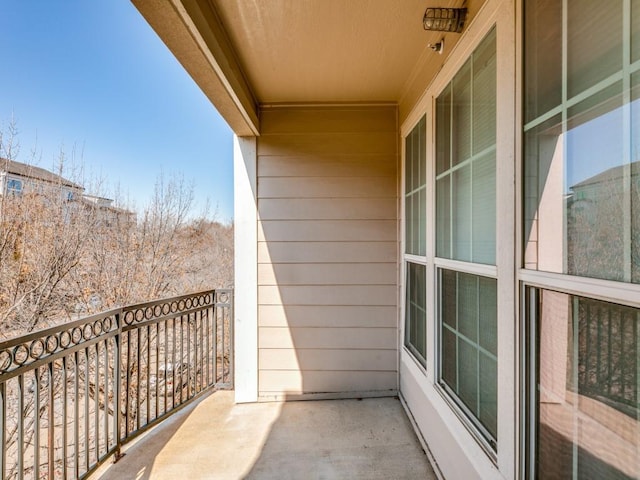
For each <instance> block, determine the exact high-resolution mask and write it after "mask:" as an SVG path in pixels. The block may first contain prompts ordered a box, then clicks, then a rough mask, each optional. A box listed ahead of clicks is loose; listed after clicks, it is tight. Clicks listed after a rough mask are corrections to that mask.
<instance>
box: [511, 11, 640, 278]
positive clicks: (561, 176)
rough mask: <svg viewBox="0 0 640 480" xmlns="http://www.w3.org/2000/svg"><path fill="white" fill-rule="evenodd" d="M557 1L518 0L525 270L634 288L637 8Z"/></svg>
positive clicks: (639, 110) (639, 66) (637, 266)
mask: <svg viewBox="0 0 640 480" xmlns="http://www.w3.org/2000/svg"><path fill="white" fill-rule="evenodd" d="M564 4H565V7H564V8H563V2H540V1H531V2H529V1H527V2H525V45H526V50H525V72H524V78H525V108H524V118H525V125H524V144H525V152H524V154H525V161H524V176H525V178H524V220H525V224H524V265H525V268H528V269H532V270H541V271H546V272H554V273H567V274H570V275H578V276H584V277H591V278H600V279H607V280H615V281H621V282H631V283H640V215H639V212H640V98H639V96H640V4H639V3H638V2H637V0H635V1H631V2H621V1H616V2H578V1H572V0H565V2H564ZM625 9H626V11H625ZM563 12H564V15H565V16H564V17H563ZM625 32H626V33H625ZM563 39H564V40H563Z"/></svg>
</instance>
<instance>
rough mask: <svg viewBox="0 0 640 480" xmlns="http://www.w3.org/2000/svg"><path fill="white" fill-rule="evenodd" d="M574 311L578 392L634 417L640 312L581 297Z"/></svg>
mask: <svg viewBox="0 0 640 480" xmlns="http://www.w3.org/2000/svg"><path fill="white" fill-rule="evenodd" d="M577 308H578V319H577V320H578V345H577V347H578V352H577V353H578V358H579V364H578V391H579V392H580V393H581V394H582V395H586V396H589V397H592V398H594V399H597V400H600V401H603V402H605V403H607V404H609V405H610V406H611V407H613V408H616V409H617V410H620V411H621V412H624V413H626V414H628V415H630V416H632V417H635V416H636V415H637V408H638V369H639V368H638V365H639V364H638V358H639V357H638V348H639V346H638V345H639V340H640V337H639V336H638V329H639V328H638V325H639V323H640V311H639V310H638V309H635V308H631V307H625V306H622V305H615V304H612V303H607V302H602V301H599V300H592V299H588V298H582V297H578V305H577Z"/></svg>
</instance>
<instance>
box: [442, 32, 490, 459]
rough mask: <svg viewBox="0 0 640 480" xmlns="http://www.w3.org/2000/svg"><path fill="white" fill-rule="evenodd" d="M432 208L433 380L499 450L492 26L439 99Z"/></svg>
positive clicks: (482, 437)
mask: <svg viewBox="0 0 640 480" xmlns="http://www.w3.org/2000/svg"><path fill="white" fill-rule="evenodd" d="M435 210H436V264H437V267H438V268H437V272H438V275H437V282H438V296H437V297H438V330H439V373H438V382H439V384H440V386H441V387H442V389H443V390H444V391H445V392H446V393H447V394H448V395H449V396H450V397H451V399H452V400H453V402H454V404H455V405H457V407H458V408H459V409H460V410H461V411H462V413H463V414H465V416H466V418H467V419H468V423H470V425H471V426H472V427H473V429H472V430H473V431H474V432H476V433H477V436H478V437H479V438H481V439H482V440H483V443H485V444H487V445H488V446H489V447H490V448H491V449H492V450H493V451H496V450H497V437H498V433H497V430H498V428H497V424H498V421H497V411H498V410H497V404H498V398H497V397H498V394H497V383H498V380H497V370H498V351H497V278H496V276H497V275H496V272H497V269H496V268H495V267H490V266H493V265H495V263H496V33H495V29H493V30H492V31H491V32H490V33H489V34H488V35H487V36H486V37H485V38H484V39H483V40H482V42H481V43H480V44H479V45H478V47H477V48H476V50H475V51H474V52H473V53H472V55H471V56H470V58H469V59H468V60H467V61H466V62H465V64H464V65H463V66H462V67H461V68H460V70H459V71H458V72H457V73H456V75H455V76H454V77H453V79H452V81H451V82H450V83H449V84H448V85H447V86H446V87H445V89H444V90H443V91H442V93H441V94H440V95H439V96H438V98H437V99H436V209H435ZM451 260H456V261H457V262H451ZM460 262H465V263H460ZM465 264H466V265H468V266H465ZM465 269H468V270H469V271H465ZM479 271H482V272H485V271H486V272H487V275H479V274H478V272H479Z"/></svg>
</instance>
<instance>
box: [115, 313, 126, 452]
mask: <svg viewBox="0 0 640 480" xmlns="http://www.w3.org/2000/svg"><path fill="white" fill-rule="evenodd" d="M115 317H116V326H117V330H118V331H117V333H116V335H115V342H114V343H115V352H114V359H113V363H114V366H113V380H114V381H113V384H114V385H113V396H114V397H115V400H114V405H113V419H114V423H115V425H114V428H115V432H114V438H115V441H116V450H115V453H114V455H113V463H116V462H117V461H118V460H120V459H121V458H122V457H123V454H122V439H121V436H120V428H121V427H120V416H121V415H122V405H121V402H122V393H121V391H120V387H121V383H120V378H121V375H122V321H123V320H124V318H123V314H122V309H120V310H119V311H118V312H117V313H116V315H115Z"/></svg>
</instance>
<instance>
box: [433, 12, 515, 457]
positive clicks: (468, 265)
mask: <svg viewBox="0 0 640 480" xmlns="http://www.w3.org/2000/svg"><path fill="white" fill-rule="evenodd" d="M489 35H494V36H495V40H494V41H495V42H496V47H495V48H496V51H495V56H496V72H495V74H496V97H495V101H496V112H495V121H496V133H495V143H494V145H493V146H492V147H489V148H488V149H485V150H491V149H492V150H493V151H495V152H496V153H495V167H494V168H495V171H494V174H495V182H496V186H495V188H496V204H495V215H496V225H495V235H496V246H495V248H496V253H495V264H484V263H477V262H473V261H463V260H457V259H453V258H447V257H438V256H437V255H436V248H435V246H434V248H433V264H434V271H433V285H434V290H435V298H434V309H435V311H434V330H435V337H436V338H435V349H436V352H435V377H434V387H435V388H436V390H437V391H438V392H439V393H440V395H441V396H442V398H443V399H444V400H445V402H446V403H447V404H448V405H449V407H450V408H451V409H452V411H453V412H454V413H455V414H456V416H457V417H458V418H459V419H460V420H461V422H462V424H463V425H464V426H465V428H466V429H467V431H469V433H470V434H471V436H472V437H473V438H474V439H475V440H476V442H477V443H478V444H479V445H480V447H481V448H482V450H483V451H484V452H485V453H486V455H487V456H488V457H489V458H490V459H491V461H492V462H493V463H494V464H497V463H498V444H499V441H498V438H499V437H500V432H499V430H500V427H499V418H497V419H496V420H497V423H498V424H497V425H496V430H497V431H498V435H497V436H496V438H494V437H493V435H491V434H490V432H489V431H488V430H487V429H486V428H485V427H484V426H483V425H482V424H481V423H480V420H479V419H478V418H476V416H475V414H474V413H473V412H471V410H470V409H469V408H468V407H467V406H466V405H464V403H463V401H462V399H460V398H459V397H458V395H457V394H456V393H455V392H454V391H453V390H452V389H451V388H450V387H449V386H448V385H446V382H445V381H444V379H443V363H444V359H443V346H442V345H443V344H442V342H443V333H442V329H443V328H444V327H443V326H442V324H443V321H442V305H441V301H440V299H441V295H442V285H441V283H440V275H441V273H440V272H441V271H442V270H443V269H447V270H451V271H454V272H456V273H468V274H472V275H476V276H482V277H487V278H492V279H495V280H496V297H499V281H500V279H501V278H502V276H500V275H499V270H500V269H499V261H500V255H499V250H498V245H499V231H500V227H501V226H500V225H499V211H500V208H499V206H500V204H499V198H500V197H499V195H498V190H499V183H500V182H499V175H498V174H499V171H498V147H499V145H498V143H499V129H498V126H499V117H498V114H499V111H498V106H499V100H500V98H499V95H498V91H499V90H498V88H499V87H498V85H499V68H498V62H497V59H498V52H499V30H498V26H497V24H495V23H494V24H492V25H490V26H489V27H488V28H487V29H486V30H485V31H484V33H483V35H481V36H480V38H479V39H478V40H477V41H476V42H475V43H474V45H473V47H472V48H471V49H470V51H469V52H468V54H467V55H466V56H465V57H464V58H463V59H462V61H461V62H460V64H459V65H457V66H456V69H455V70H454V71H453V72H452V74H451V75H450V76H449V77H448V81H447V82H446V83H444V84H443V86H442V88H441V89H440V90H439V92H438V93H437V94H436V95H434V98H433V105H434V107H433V111H434V120H433V121H434V129H436V128H437V127H436V126H435V124H436V122H437V117H436V116H435V112H436V104H437V98H438V96H439V95H442V94H443V93H444V91H445V90H446V89H447V88H449V87H450V85H452V83H453V80H454V78H455V77H456V75H457V73H458V72H459V71H460V70H461V69H462V68H463V67H464V65H465V64H466V63H467V62H468V61H469V60H470V59H472V56H473V53H474V52H475V51H477V49H478V47H479V46H480V45H481V44H482V42H483V41H484V40H485V39H486V38H488V37H489ZM472 81H473V80H471V82H472ZM472 101H473V100H472ZM452 117H453V114H452ZM449 124H451V125H452V124H453V121H452V119H449ZM449 140H450V142H451V143H453V141H454V138H453V136H451V138H450V139H449ZM433 150H434V152H433V165H432V170H433V172H432V174H433V185H432V186H433V190H434V195H433V196H434V198H436V196H437V193H436V192H435V189H436V178H437V175H436V163H437V160H436V151H437V146H436V145H435V141H434V145H433ZM477 157H479V155H478V154H476V155H473V154H472V155H471V156H470V157H469V158H468V159H465V161H464V162H461V163H459V164H458V165H456V166H450V167H449V168H448V169H445V171H444V172H447V171H455V170H456V169H458V168H459V165H461V164H464V163H466V162H473V159H475V158H477ZM441 175H444V173H441ZM430 211H431V212H433V217H434V236H435V228H436V225H437V219H436V216H437V210H436V205H435V202H434V205H433V207H432V209H431V210H430ZM450 253H452V252H450ZM500 263H501V262H500ZM496 302H497V303H499V302H498V300H497V298H496ZM496 316H497V318H496V324H497V325H499V323H500V322H499V319H500V317H501V315H500V312H499V309H497V311H496ZM496 345H497V346H498V348H497V352H498V354H497V355H496V356H497V357H498V358H500V348H499V345H500V342H499V334H498V331H496ZM496 363H497V365H496V375H497V377H499V366H500V362H499V361H497V362H496ZM496 385H497V379H496ZM496 392H497V396H498V398H499V397H500V395H499V389H498V388H496ZM499 413H500V409H499V408H498V417H499V416H500V415H499ZM507 441H508V440H507Z"/></svg>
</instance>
